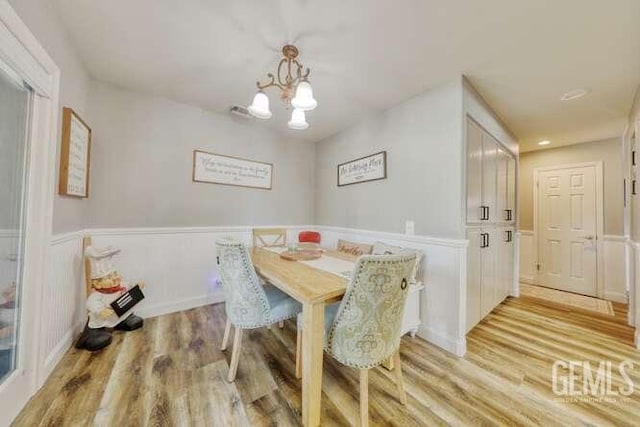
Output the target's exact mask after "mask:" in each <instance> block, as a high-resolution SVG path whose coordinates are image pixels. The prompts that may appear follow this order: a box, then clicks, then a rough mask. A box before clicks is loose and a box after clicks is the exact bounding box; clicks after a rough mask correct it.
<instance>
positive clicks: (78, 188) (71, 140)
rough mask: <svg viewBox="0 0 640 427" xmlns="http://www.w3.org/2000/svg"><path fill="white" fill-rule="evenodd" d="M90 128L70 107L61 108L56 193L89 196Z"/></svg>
mask: <svg viewBox="0 0 640 427" xmlns="http://www.w3.org/2000/svg"><path fill="white" fill-rule="evenodd" d="M90 158H91V128H90V127H89V126H87V124H86V123H85V122H84V120H82V119H81V118H80V116H78V115H77V114H76V113H75V112H74V111H73V110H72V109H71V108H68V107H64V108H63V109H62V147H61V149H60V177H59V180H58V194H61V195H64V196H72V197H81V198H83V197H89V161H90Z"/></svg>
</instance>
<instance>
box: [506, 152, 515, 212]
mask: <svg viewBox="0 0 640 427" xmlns="http://www.w3.org/2000/svg"><path fill="white" fill-rule="evenodd" d="M507 210H508V211H509V218H510V219H509V222H512V223H513V222H515V221H516V159H514V158H513V157H511V156H510V155H508V154H507Z"/></svg>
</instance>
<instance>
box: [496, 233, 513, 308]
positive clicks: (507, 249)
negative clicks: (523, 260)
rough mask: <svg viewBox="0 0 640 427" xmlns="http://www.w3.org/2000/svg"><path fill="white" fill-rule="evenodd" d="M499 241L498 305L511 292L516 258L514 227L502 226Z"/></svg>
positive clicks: (497, 271) (497, 261)
mask: <svg viewBox="0 0 640 427" xmlns="http://www.w3.org/2000/svg"><path fill="white" fill-rule="evenodd" d="M498 237H499V238H500V241H499V242H497V245H498V247H499V249H498V251H497V252H498V253H497V258H496V276H497V281H498V284H497V286H496V289H497V292H496V305H498V304H500V303H501V302H502V301H504V299H505V298H506V297H508V296H509V294H510V293H511V287H512V284H513V274H514V272H513V260H514V253H513V250H514V243H513V238H514V229H513V227H500V229H499V233H498Z"/></svg>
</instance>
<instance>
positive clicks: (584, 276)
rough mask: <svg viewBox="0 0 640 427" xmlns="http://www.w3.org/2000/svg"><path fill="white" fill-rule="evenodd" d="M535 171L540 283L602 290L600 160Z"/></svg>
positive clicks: (581, 291)
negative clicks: (599, 275) (599, 268)
mask: <svg viewBox="0 0 640 427" xmlns="http://www.w3.org/2000/svg"><path fill="white" fill-rule="evenodd" d="M598 171H599V172H600V173H601V169H599V168H598ZM537 177H538V180H537V184H536V185H537V186H538V188H537V194H538V215H537V216H538V225H539V228H538V230H539V242H540V243H539V245H538V264H539V267H538V281H539V284H541V285H543V286H548V287H551V288H555V289H560V290H563V291H569V292H575V293H579V294H583V295H590V296H598V295H597V259H598V258H597V237H598V236H597V224H598V218H597V215H598V211H599V210H598V208H597V195H596V182H597V176H596V165H595V164H594V165H588V166H587V165H585V166H580V167H566V168H562V169H555V170H548V169H547V170H540V171H538V173H537Z"/></svg>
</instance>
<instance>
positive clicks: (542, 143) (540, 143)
mask: <svg viewBox="0 0 640 427" xmlns="http://www.w3.org/2000/svg"><path fill="white" fill-rule="evenodd" d="M549 144H551V141H549V140H548V139H545V140H544V141H540V142H538V145H549Z"/></svg>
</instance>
